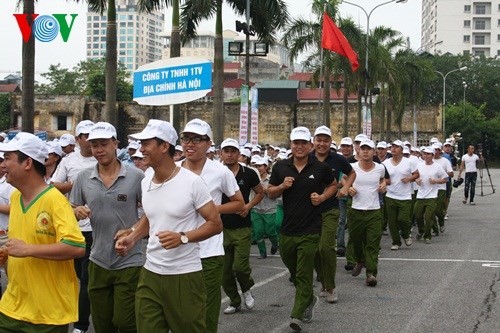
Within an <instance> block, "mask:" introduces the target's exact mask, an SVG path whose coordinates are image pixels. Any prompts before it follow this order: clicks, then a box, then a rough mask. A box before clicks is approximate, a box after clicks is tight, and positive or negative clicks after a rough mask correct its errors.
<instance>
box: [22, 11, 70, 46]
mask: <svg viewBox="0 0 500 333" xmlns="http://www.w3.org/2000/svg"><path fill="white" fill-rule="evenodd" d="M13 15H14V17H15V18H16V20H17V25H18V26H19V30H21V34H22V35H23V41H24V42H25V43H27V42H28V41H29V40H30V37H31V34H32V33H33V35H34V36H35V38H36V39H38V40H39V41H40V42H44V43H47V42H51V41H53V40H54V39H55V38H56V37H57V35H58V34H59V33H60V34H61V37H62V40H63V41H64V42H67V41H68V38H69V34H70V33H71V29H73V23H75V18H76V17H77V16H78V14H52V15H39V14H13ZM28 15H31V22H32V23H31V25H30V24H29V23H28ZM68 15H69V16H70V17H71V22H70V23H69V24H68V22H67V21H66V16H68Z"/></svg>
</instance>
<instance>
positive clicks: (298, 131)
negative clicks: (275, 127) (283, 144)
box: [290, 126, 311, 141]
mask: <svg viewBox="0 0 500 333" xmlns="http://www.w3.org/2000/svg"><path fill="white" fill-rule="evenodd" d="M295 140H304V141H310V140H311V132H309V129H308V128H307V127H304V126H299V127H295V128H294V129H293V130H292V132H291V133H290V141H295Z"/></svg>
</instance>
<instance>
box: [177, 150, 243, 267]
mask: <svg viewBox="0 0 500 333" xmlns="http://www.w3.org/2000/svg"><path fill="white" fill-rule="evenodd" d="M176 163H177V165H179V166H182V161H178V162H176ZM200 176H201V178H203V180H204V181H205V183H206V184H207V186H208V190H209V191H210V195H211V196H212V199H213V200H214V203H215V205H216V206H218V205H220V204H221V202H222V193H224V194H225V195H227V196H228V197H232V196H233V195H235V193H236V192H237V191H239V190H240V188H239V186H238V183H237V182H236V178H235V177H234V174H233V173H232V172H231V170H229V169H228V168H227V167H226V166H224V165H222V164H221V163H219V162H215V161H212V160H211V159H208V158H207V159H206V161H205V165H204V166H203V170H202V171H201V174H200ZM223 243H224V238H223V236H222V232H221V233H220V234H217V235H214V236H212V237H210V238H209V239H206V240H204V241H202V242H200V256H201V258H210V257H215V256H223V255H224V244H223Z"/></svg>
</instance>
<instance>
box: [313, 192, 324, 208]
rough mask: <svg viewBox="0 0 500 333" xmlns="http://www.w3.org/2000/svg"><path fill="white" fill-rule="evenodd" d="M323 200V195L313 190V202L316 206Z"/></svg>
mask: <svg viewBox="0 0 500 333" xmlns="http://www.w3.org/2000/svg"><path fill="white" fill-rule="evenodd" d="M322 202H323V196H322V195H320V194H318V193H316V192H313V193H311V203H312V204H313V205H314V206H319V204H321V203H322Z"/></svg>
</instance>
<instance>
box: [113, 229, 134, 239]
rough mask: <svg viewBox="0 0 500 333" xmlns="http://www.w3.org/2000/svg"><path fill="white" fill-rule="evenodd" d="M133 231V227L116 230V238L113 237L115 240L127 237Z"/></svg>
mask: <svg viewBox="0 0 500 333" xmlns="http://www.w3.org/2000/svg"><path fill="white" fill-rule="evenodd" d="M131 233H132V229H130V228H129V229H122V230H118V231H117V232H116V235H115V238H113V239H114V240H118V239H120V238H123V237H126V236H128V235H130V234H131Z"/></svg>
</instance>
